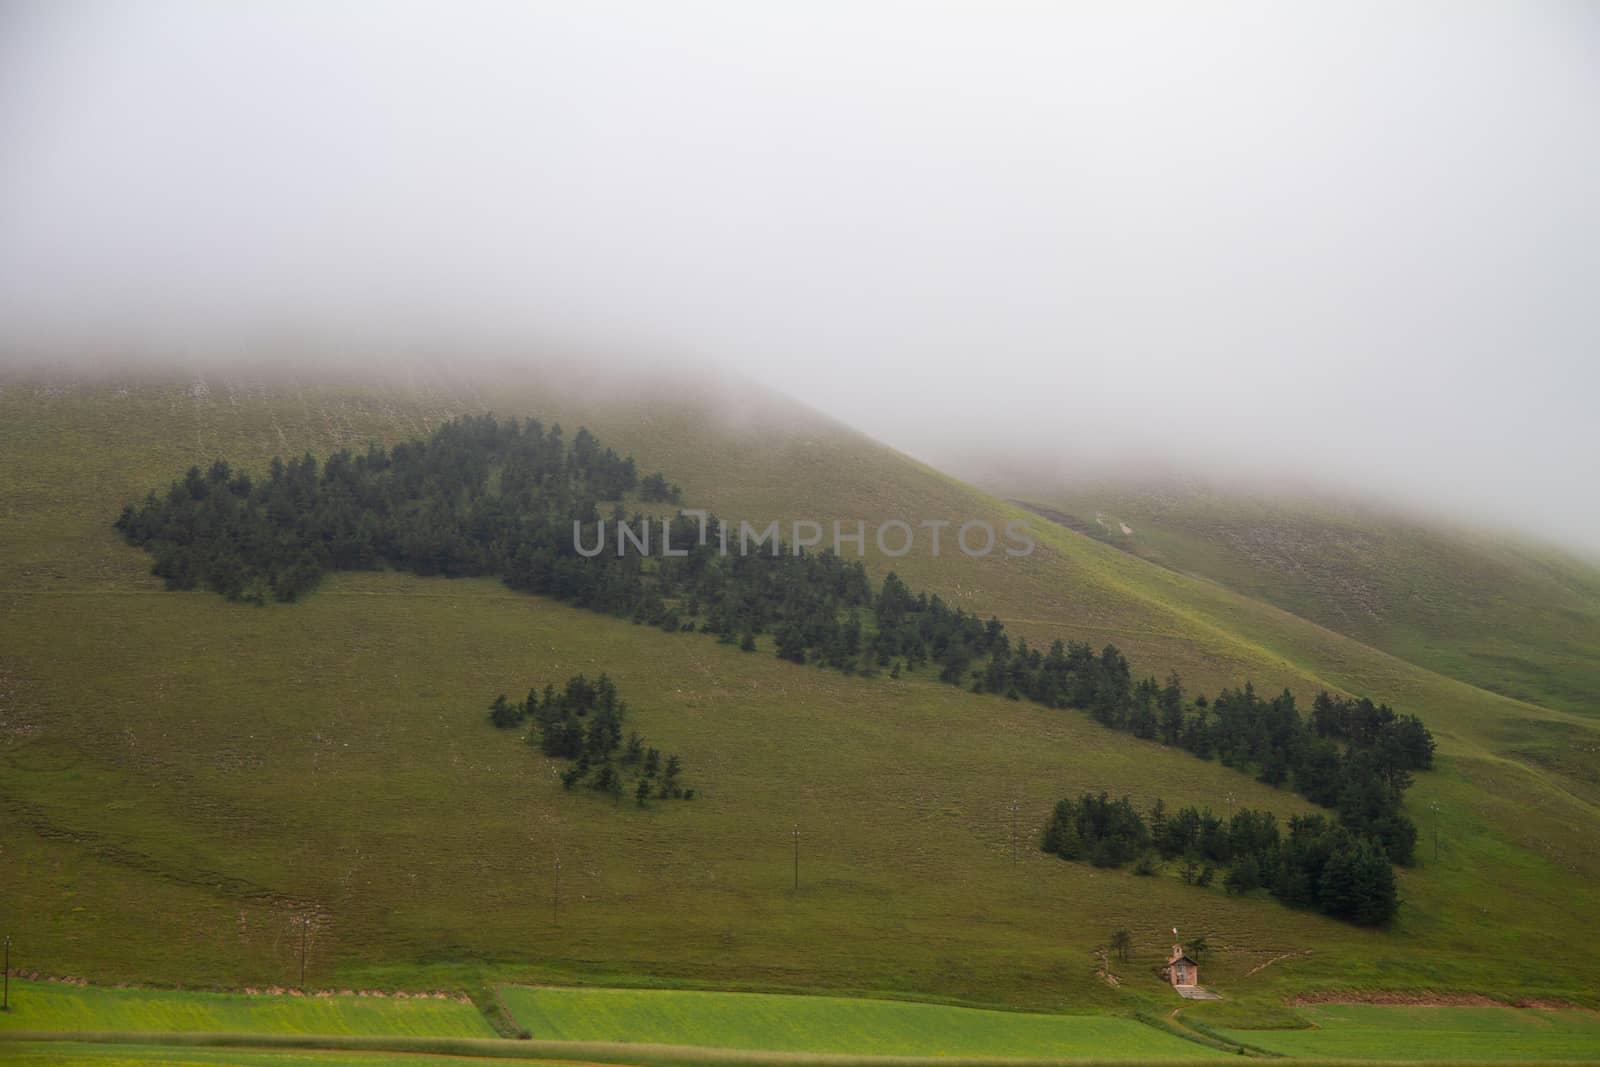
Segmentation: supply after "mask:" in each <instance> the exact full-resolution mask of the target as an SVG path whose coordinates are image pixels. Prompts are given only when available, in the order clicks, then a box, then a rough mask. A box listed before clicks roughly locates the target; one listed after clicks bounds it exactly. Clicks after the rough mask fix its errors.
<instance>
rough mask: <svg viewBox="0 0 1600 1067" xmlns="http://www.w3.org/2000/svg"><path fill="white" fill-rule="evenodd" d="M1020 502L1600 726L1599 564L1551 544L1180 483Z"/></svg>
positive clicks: (1357, 508)
mask: <svg viewBox="0 0 1600 1067" xmlns="http://www.w3.org/2000/svg"><path fill="white" fill-rule="evenodd" d="M1024 497H1025V498H1026V499H1029V500H1036V501H1037V502H1038V503H1040V504H1042V505H1044V506H1045V507H1046V508H1047V509H1050V510H1049V511H1047V512H1046V514H1047V515H1052V516H1053V517H1054V518H1056V519H1057V520H1059V521H1064V522H1068V523H1072V524H1075V525H1078V526H1079V527H1080V528H1082V529H1085V530H1087V531H1089V532H1091V533H1092V534H1093V535H1095V536H1098V537H1101V538H1103V539H1104V540H1105V541H1107V542H1108V543H1110V544H1113V545H1116V546H1117V547H1119V548H1123V549H1125V550H1127V551H1129V552H1132V553H1134V554H1135V555H1138V556H1140V557H1142V558H1144V559H1148V560H1151V561H1152V562H1155V563H1159V564H1161V565H1162V566H1165V567H1170V568H1172V569H1174V570H1177V571H1181V572H1183V573H1186V574H1194V575H1200V576H1203V577H1206V578H1210V579H1212V580H1214V581H1217V582H1220V583H1222V584H1223V585H1225V586H1227V587H1228V588H1230V589H1234V590H1237V591H1238V592H1241V593H1244V594H1246V595H1248V596H1251V597H1254V598H1256V599H1259V600H1263V601H1266V602H1267V603H1270V604H1274V605H1276V606H1278V607H1281V608H1283V609H1285V610H1286V611H1290V612H1293V613H1294V614H1296V615H1299V616H1301V617H1303V618H1306V619H1310V620H1312V621H1314V622H1317V623H1320V624H1321V625H1323V626H1327V627H1328V628H1330V629H1333V630H1337V631H1339V632H1340V633H1343V634H1348V635H1349V636H1351V637H1354V638H1356V639H1357V640H1360V641H1362V642H1364V643H1366V644H1369V645H1372V646H1374V647H1376V648H1381V649H1384V650H1385V651H1388V652H1391V653H1393V654H1395V655H1397V656H1400V657H1401V658H1403V659H1407V660H1410V661H1411V662H1413V663H1417V664H1420V665H1421V666H1424V667H1427V668H1429V669H1430V670H1434V671H1438V672H1439V673H1441V674H1445V675H1448V676H1450V677H1452V678H1459V679H1460V680H1462V681H1465V682H1468V683H1470V684H1472V685H1475V686H1478V687H1479V688H1483V689H1487V690H1490V691H1491V692H1496V693H1504V694H1506V695H1508V696H1513V697H1516V698H1518V699H1520V700H1526V701H1531V702H1533V703H1537V704H1542V705H1544V706H1546V707H1551V708H1560V709H1564V710H1567V711H1574V712H1578V713H1580V714H1584V715H1591V716H1600V567H1596V566H1595V565H1593V564H1591V563H1586V562H1584V561H1583V560H1581V559H1578V558H1575V557H1572V556H1569V555H1566V554H1564V553H1561V552H1559V551H1557V550H1555V549H1551V548H1541V547H1538V546H1534V545H1531V544H1528V543H1518V542H1515V541H1512V540H1509V539H1506V538H1503V537H1492V536H1489V535H1487V534H1473V533H1469V532H1465V531H1461V530H1451V529H1450V528H1448V527H1447V526H1445V525H1444V524H1442V523H1433V524H1429V523H1424V522H1421V521H1419V520H1414V519H1405V518H1401V517H1398V516H1396V515H1394V514H1392V513H1384V512H1382V511H1379V510H1376V509H1374V508H1373V507H1371V506H1361V505H1357V504H1354V503H1349V502H1340V501H1337V500H1320V501H1317V500H1310V499H1295V498H1293V497H1290V496H1281V495H1280V496H1277V497H1270V496H1267V495H1265V494H1264V493H1259V492H1258V493H1251V492H1247V491H1243V490H1240V491H1235V492H1224V491H1220V490H1216V489H1210V488H1205V487H1201V486H1198V485H1195V484H1192V483H1190V484H1180V483H1176V482H1173V483H1168V484H1160V485H1148V486H1115V487H1111V486H1097V487H1095V488H1082V489H1075V490H1044V491H1038V492H1034V493H1026V494H1024ZM1124 530H1127V531H1131V532H1126V533H1125V532H1124Z"/></svg>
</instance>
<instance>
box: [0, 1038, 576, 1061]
mask: <svg viewBox="0 0 1600 1067" xmlns="http://www.w3.org/2000/svg"><path fill="white" fill-rule="evenodd" d="M0 1058H3V1059H4V1061H5V1062H6V1063H7V1064H17V1065H19V1067H22V1065H26V1067H44V1065H46V1064H49V1065H51V1067H58V1065H62V1064H89V1065H93V1067H149V1065H150V1064H152V1063H160V1064H162V1065H163V1067H336V1065H337V1067H393V1065H394V1064H412V1065H415V1067H435V1065H437V1067H445V1065H448V1064H460V1063H461V1062H463V1061H462V1058H461V1057H459V1056H455V1055H439V1056H429V1055H426V1054H422V1053H414V1052H403V1053H395V1052H347V1051H342V1050H341V1051H326V1050H318V1049H236V1048H172V1047H168V1046H157V1047H150V1046H143V1045H90V1044H82V1043H79V1042H54V1041H50V1042H44V1041H39V1042H35V1041H19V1042H15V1043H12V1044H6V1045H0ZM485 1062H487V1063H492V1064H495V1065H496V1067H502V1065H503V1067H515V1065H517V1064H535V1063H550V1062H551V1061H549V1060H533V1059H520V1058H519V1059H501V1058H498V1057H497V1058H495V1059H492V1060H486V1061H485Z"/></svg>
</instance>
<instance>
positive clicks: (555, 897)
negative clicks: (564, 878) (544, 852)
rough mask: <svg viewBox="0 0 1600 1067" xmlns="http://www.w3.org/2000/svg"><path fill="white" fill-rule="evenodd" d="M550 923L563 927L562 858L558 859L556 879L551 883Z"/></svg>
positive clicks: (558, 857)
mask: <svg viewBox="0 0 1600 1067" xmlns="http://www.w3.org/2000/svg"><path fill="white" fill-rule="evenodd" d="M550 923H551V925H553V926H559V925H561V857H560V856H557V857H556V869H555V877H554V878H553V879H552V880H551V882H550Z"/></svg>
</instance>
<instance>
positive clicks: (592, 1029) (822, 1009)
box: [501, 986, 1210, 1058]
mask: <svg viewBox="0 0 1600 1067" xmlns="http://www.w3.org/2000/svg"><path fill="white" fill-rule="evenodd" d="M501 996H502V997H503V998H504V999H505V1002H506V1006H507V1007H509V1008H510V1009H511V1013H512V1015H514V1016H515V1017H516V1018H517V1021H518V1022H520V1023H521V1024H522V1025H523V1026H524V1027H525V1028H527V1030H528V1031H529V1032H530V1033H532V1035H533V1037H534V1039H535V1040H540V1039H543V1040H568V1041H637V1042H651V1043H656V1044H669V1045H704V1046H714V1047H719V1048H741V1049H774V1050H782V1051H793V1052H850V1053H859V1054H862V1055H909V1056H1043V1057H1052V1056H1127V1057H1131V1056H1139V1057H1156V1058H1162V1057H1173V1056H1180V1057H1194V1056H1204V1055H1207V1054H1208V1053H1209V1052H1210V1050H1209V1049H1207V1048H1205V1047H1204V1046H1201V1045H1198V1044H1195V1043H1194V1042H1190V1041H1185V1040H1183V1039H1182V1038H1178V1037H1173V1036H1172V1035H1170V1034H1165V1033H1162V1032H1161V1031H1159V1030H1157V1029H1155V1028H1153V1027H1150V1026H1146V1025H1144V1024H1143V1023H1139V1022H1136V1021H1134V1020H1132V1019H1127V1018H1117V1017H1108V1016H1087V1015H1032V1014H1024V1013H1021V1012H1006V1011H983V1010H978V1009H974V1008H956V1007H947V1006H945V1005H940V1004H914V1003H907V1002H899V1001H889V1000H870V999H852V998H846V997H811V996H788V995H784V994H764V993H712V992H697V991H683V990H663V989H562V988H554V987H547V986H503V987H501Z"/></svg>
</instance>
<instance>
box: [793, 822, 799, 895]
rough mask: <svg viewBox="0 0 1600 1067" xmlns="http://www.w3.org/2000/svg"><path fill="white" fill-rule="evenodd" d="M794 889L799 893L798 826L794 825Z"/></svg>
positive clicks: (797, 824)
mask: <svg viewBox="0 0 1600 1067" xmlns="http://www.w3.org/2000/svg"><path fill="white" fill-rule="evenodd" d="M794 888H795V892H799V891H800V824H799V823H795V824H794Z"/></svg>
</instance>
